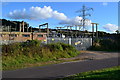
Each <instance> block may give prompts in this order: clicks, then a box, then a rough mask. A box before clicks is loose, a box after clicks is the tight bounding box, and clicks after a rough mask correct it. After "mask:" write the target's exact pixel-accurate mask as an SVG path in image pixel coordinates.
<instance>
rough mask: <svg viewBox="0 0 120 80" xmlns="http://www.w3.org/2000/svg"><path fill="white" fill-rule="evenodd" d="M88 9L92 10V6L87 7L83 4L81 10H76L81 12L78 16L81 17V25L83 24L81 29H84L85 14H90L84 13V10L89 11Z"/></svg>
mask: <svg viewBox="0 0 120 80" xmlns="http://www.w3.org/2000/svg"><path fill="white" fill-rule="evenodd" d="M89 10H92V11H93V8H87V7H86V6H85V5H83V6H82V9H81V10H78V11H76V12H77V13H78V12H80V13H82V14H81V15H79V16H80V17H82V18H83V19H82V20H81V21H82V25H83V31H85V19H86V16H91V14H88V13H86V11H89Z"/></svg>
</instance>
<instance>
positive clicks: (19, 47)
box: [2, 40, 79, 68]
mask: <svg viewBox="0 0 120 80" xmlns="http://www.w3.org/2000/svg"><path fill="white" fill-rule="evenodd" d="M41 45H42V46H41ZM78 54H79V51H77V50H76V49H75V48H74V47H73V46H71V45H68V44H64V43H51V44H46V45H45V44H44V45H43V44H41V41H37V40H31V41H27V42H23V43H13V44H9V45H3V46H2V56H3V68H4V67H8V66H9V67H10V66H13V65H14V66H15V65H21V64H25V63H35V62H41V61H51V60H57V59H59V58H69V57H74V56H76V55H78Z"/></svg>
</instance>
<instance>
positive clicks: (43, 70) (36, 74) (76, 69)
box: [2, 58, 118, 80]
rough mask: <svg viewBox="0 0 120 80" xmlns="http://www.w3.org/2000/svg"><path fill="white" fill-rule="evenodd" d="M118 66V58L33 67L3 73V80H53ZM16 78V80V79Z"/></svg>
mask: <svg viewBox="0 0 120 80" xmlns="http://www.w3.org/2000/svg"><path fill="white" fill-rule="evenodd" d="M117 65H118V58H109V59H101V60H88V61H79V62H70V63H61V64H54V65H49V66H41V67H32V68H25V69H19V70H12V71H3V73H2V75H3V76H2V77H3V80H7V79H11V80H13V79H14V80H17V79H21V78H22V79H21V80H23V79H24V78H26V80H27V79H28V80H34V79H37V80H44V79H45V80H53V79H55V78H60V77H65V76H68V75H72V74H76V73H80V72H86V71H91V70H98V69H102V68H108V67H112V66H117ZM15 78H16V79H15Z"/></svg>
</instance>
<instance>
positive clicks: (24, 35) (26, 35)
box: [22, 34, 30, 37]
mask: <svg viewBox="0 0 120 80" xmlns="http://www.w3.org/2000/svg"><path fill="white" fill-rule="evenodd" d="M22 36H23V37H30V35H29V34H23V35H22Z"/></svg>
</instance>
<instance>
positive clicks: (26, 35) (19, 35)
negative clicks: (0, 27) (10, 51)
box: [0, 32, 46, 41]
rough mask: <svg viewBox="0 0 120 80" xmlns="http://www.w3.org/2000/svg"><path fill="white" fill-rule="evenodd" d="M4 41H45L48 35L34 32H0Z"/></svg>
mask: <svg viewBox="0 0 120 80" xmlns="http://www.w3.org/2000/svg"><path fill="white" fill-rule="evenodd" d="M0 38H1V39H2V40H3V41H9V40H11V41H26V40H45V39H46V33H32V32H0Z"/></svg>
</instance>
